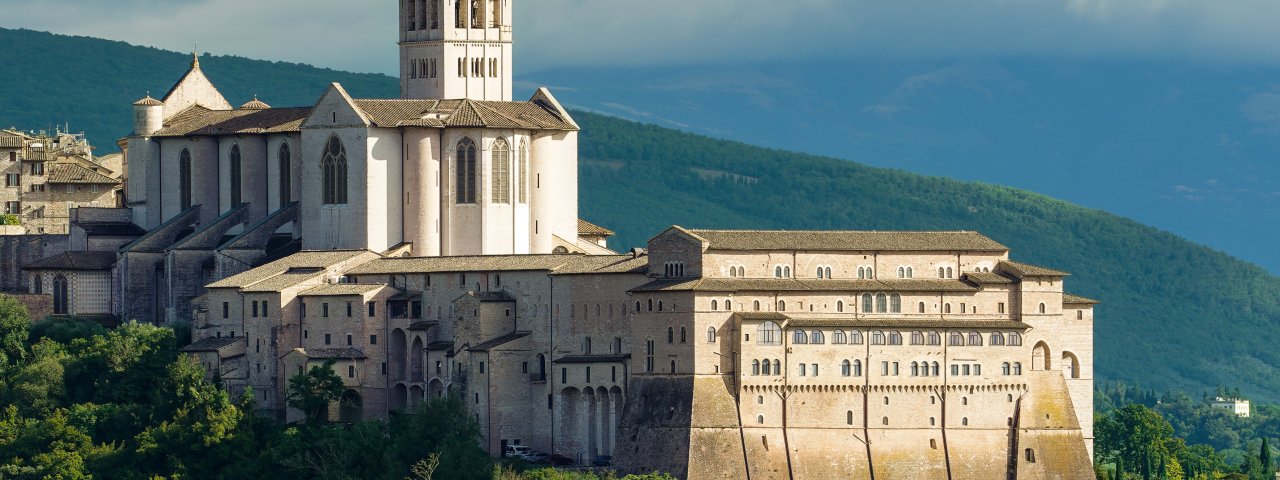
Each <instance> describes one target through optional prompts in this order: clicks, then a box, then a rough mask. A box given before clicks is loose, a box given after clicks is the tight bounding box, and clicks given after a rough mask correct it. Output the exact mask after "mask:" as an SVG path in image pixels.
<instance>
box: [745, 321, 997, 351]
mask: <svg viewBox="0 0 1280 480" xmlns="http://www.w3.org/2000/svg"><path fill="white" fill-rule="evenodd" d="M870 335H871V344H872V345H902V334H901V333H900V332H896V331H890V332H888V333H886V332H883V331H874V332H871V334H870ZM989 338H990V344H991V345H992V346H1005V345H1008V346H1014V347H1017V346H1022V334H1019V333H1017V332H1009V333H1007V334H1005V333H1001V332H992V333H991V334H990V337H989ZM756 343H757V344H758V345H764V346H769V345H772V346H780V345H782V327H781V326H780V325H778V323H777V322H771V321H770V322H763V323H761V324H760V325H758V326H756ZM791 343H792V344H796V345H810V344H812V345H822V344H825V343H826V334H824V333H823V332H822V331H820V330H814V331H812V332H806V331H805V330H794V331H792V334H791ZM831 343H832V344H833V345H846V344H848V345H862V344H863V336H862V332H859V331H856V330H854V331H850V332H848V333H846V332H845V331H843V330H836V331H834V332H832V334H831ZM941 344H942V336H941V335H940V334H939V333H938V332H934V331H930V332H919V331H916V332H911V345H941ZM982 344H983V336H982V334H981V333H978V332H970V333H969V334H968V335H967V336H966V335H965V334H962V333H960V332H951V333H950V334H949V335H948V339H947V345H948V346H953V347H961V346H966V345H967V346H971V347H980V346H982Z"/></svg>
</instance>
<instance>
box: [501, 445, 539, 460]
mask: <svg viewBox="0 0 1280 480" xmlns="http://www.w3.org/2000/svg"><path fill="white" fill-rule="evenodd" d="M530 452H532V450H531V449H529V446H528V445H507V450H506V451H505V452H502V456H503V457H506V458H524V456H525V455H528V454H529V453H530Z"/></svg>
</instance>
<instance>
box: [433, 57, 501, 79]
mask: <svg viewBox="0 0 1280 480" xmlns="http://www.w3.org/2000/svg"><path fill="white" fill-rule="evenodd" d="M468 65H470V67H471V68H470V69H468V68H467V66H468ZM500 70H501V69H500V68H498V59H496V58H459V59H458V77H459V78H466V77H476V78H480V77H486V76H487V77H491V78H498V72H499V71H500ZM433 78H434V77H433Z"/></svg>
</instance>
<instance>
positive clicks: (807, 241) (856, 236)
mask: <svg viewBox="0 0 1280 480" xmlns="http://www.w3.org/2000/svg"><path fill="white" fill-rule="evenodd" d="M677 228H679V227H677ZM681 230H684V229H681ZM684 231H685V232H687V233H689V234H692V235H694V236H696V237H699V238H701V239H703V240H705V241H706V242H707V243H708V244H709V245H710V248H711V249H713V250H813V251H859V252H864V251H865V252H871V251H903V252H938V251H945V252H961V251H965V252H974V251H978V252H1007V251H1009V247H1006V246H1004V245H1001V244H1000V243H999V242H996V241H995V240H992V239H991V238H988V237H987V236H986V235H983V234H981V233H978V232H966V231H955V232H905V231H903V232H876V231H784V230H684Z"/></svg>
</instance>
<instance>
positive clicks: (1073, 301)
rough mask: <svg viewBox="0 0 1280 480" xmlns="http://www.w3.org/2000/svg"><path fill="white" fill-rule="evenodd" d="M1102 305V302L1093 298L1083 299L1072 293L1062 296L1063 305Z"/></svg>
mask: <svg viewBox="0 0 1280 480" xmlns="http://www.w3.org/2000/svg"><path fill="white" fill-rule="evenodd" d="M1100 303H1102V302H1099V301H1097V300H1094V299H1092V298H1086V297H1081V296H1079V295H1072V294H1070V293H1064V294H1062V304H1063V305H1097V304H1100Z"/></svg>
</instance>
